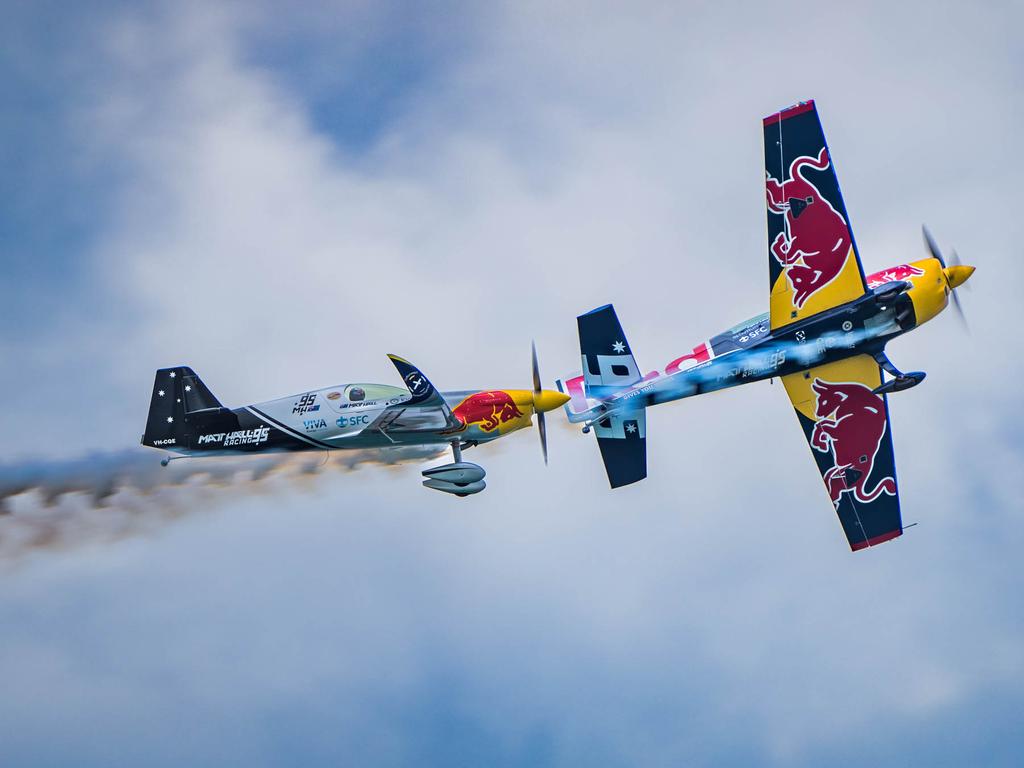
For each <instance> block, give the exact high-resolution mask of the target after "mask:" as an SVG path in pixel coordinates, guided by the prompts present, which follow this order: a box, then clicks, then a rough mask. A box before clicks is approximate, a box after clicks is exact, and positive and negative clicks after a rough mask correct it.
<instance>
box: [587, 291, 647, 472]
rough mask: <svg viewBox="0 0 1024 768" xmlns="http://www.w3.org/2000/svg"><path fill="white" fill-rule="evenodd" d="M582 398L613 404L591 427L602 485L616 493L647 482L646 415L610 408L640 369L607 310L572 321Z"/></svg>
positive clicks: (612, 310) (638, 410)
mask: <svg viewBox="0 0 1024 768" xmlns="http://www.w3.org/2000/svg"><path fill="white" fill-rule="evenodd" d="M576 323H577V325H578V327H579V332H580V354H581V355H582V357H583V381H584V386H585V388H586V392H587V396H588V397H591V398H594V399H599V400H606V399H607V401H608V402H611V403H613V404H612V405H609V406H608V407H609V408H610V409H612V412H611V413H609V414H608V415H607V416H605V417H604V418H602V419H600V420H599V421H595V422H594V425H593V427H594V434H595V435H596V436H597V444H598V447H599V448H600V449H601V459H602V460H603V461H604V468H605V471H606V472H607V473H608V482H609V484H610V485H611V487H612V488H620V487H621V486H623V485H629V484H630V483H635V482H638V481H640V480H643V479H644V478H645V477H647V415H646V413H645V411H644V409H643V407H639V408H635V407H634V408H630V407H627V406H622V405H618V406H616V405H614V400H612V398H614V396H615V395H616V394H617V393H619V392H622V391H623V390H624V389H627V388H629V387H631V386H633V385H634V384H636V383H637V382H639V381H640V380H641V378H642V377H641V375H640V368H639V366H638V365H637V362H636V358H634V357H633V351H632V349H630V346H629V342H628V341H626V334H625V332H624V331H623V330H622V324H621V323H620V322H619V318H618V316H617V315H616V314H615V308H614V307H613V306H612V305H611V304H606V305H605V306H603V307H598V308H597V309H594V310H591V311H590V312H587V313H586V314H585V315H580V316H579V317H577V318H576Z"/></svg>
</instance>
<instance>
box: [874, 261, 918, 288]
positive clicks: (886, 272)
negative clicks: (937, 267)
mask: <svg viewBox="0 0 1024 768" xmlns="http://www.w3.org/2000/svg"><path fill="white" fill-rule="evenodd" d="M923 274H924V270H923V269H918V268H917V267H915V266H914V265H913V264H900V265H899V266H898V267H891V268H889V269H883V270H882V271H881V272H875V273H874V274H873V275H868V288H877V287H878V286H880V285H885V284H886V283H895V282H896V281H897V280H909V279H910V278H912V277H920V276H921V275H923Z"/></svg>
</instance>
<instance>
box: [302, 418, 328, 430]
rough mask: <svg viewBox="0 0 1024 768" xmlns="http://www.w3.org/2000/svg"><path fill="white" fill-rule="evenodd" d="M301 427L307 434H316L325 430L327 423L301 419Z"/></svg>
mask: <svg viewBox="0 0 1024 768" xmlns="http://www.w3.org/2000/svg"><path fill="white" fill-rule="evenodd" d="M302 426H304V427H305V428H306V431H307V432H318V431H319V430H321V429H327V422H326V421H324V420H323V419H303V420H302Z"/></svg>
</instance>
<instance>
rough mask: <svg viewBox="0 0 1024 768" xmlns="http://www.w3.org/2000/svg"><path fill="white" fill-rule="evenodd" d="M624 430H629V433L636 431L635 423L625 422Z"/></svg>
mask: <svg viewBox="0 0 1024 768" xmlns="http://www.w3.org/2000/svg"><path fill="white" fill-rule="evenodd" d="M626 431H627V432H629V434H633V433H634V432H636V424H627V425H626Z"/></svg>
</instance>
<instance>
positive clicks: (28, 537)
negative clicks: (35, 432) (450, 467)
mask: <svg viewBox="0 0 1024 768" xmlns="http://www.w3.org/2000/svg"><path fill="white" fill-rule="evenodd" d="M444 450H445V449H444V447H443V446H408V447H396V448H367V449H361V450H352V451H335V452H332V453H330V454H329V455H326V454H323V453H300V454H264V455H254V456H240V457H237V458H236V457H210V458H201V459H186V460H180V461H173V462H171V464H170V465H169V466H167V467H161V466H160V456H159V455H158V454H157V453H156V452H154V451H151V450H148V449H144V448H138V449H128V450H124V451H117V452H108V453H97V454H91V455H88V456H84V457H82V458H78V459H73V460H65V461H54V460H45V459H41V460H35V461H24V462H20V463H16V464H8V465H0V563H5V562H11V561H16V560H18V559H19V558H20V557H22V556H24V555H26V554H28V553H30V552H33V551H38V550H61V549H69V548H72V547H77V546H84V545H89V544H97V543H102V542H108V541H114V540H118V539H121V538H124V537H126V536H134V535H140V534H144V533H147V532H150V531H152V530H155V529H156V528H157V527H159V526H160V525H162V524H165V523H166V522H168V521H170V520H173V519H176V518H178V517H182V516H184V515H187V514H189V513H190V512H192V511H193V510H197V509H202V510H206V509H209V507H210V506H211V504H216V503H217V502H218V501H228V500H231V499H235V498H237V496H238V493H239V492H243V493H256V492H266V491H272V490H287V489H289V488H290V487H292V486H294V485H296V484H301V483H305V482H309V481H310V479H311V478H314V477H315V476H318V475H322V474H326V473H329V472H338V471H343V472H347V471H353V470H355V469H357V468H359V467H361V466H364V465H367V464H378V465H397V464H403V463H407V462H422V461H426V460H428V459H431V458H434V457H436V456H438V455H439V454H441V453H442V452H443V451H444Z"/></svg>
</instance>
